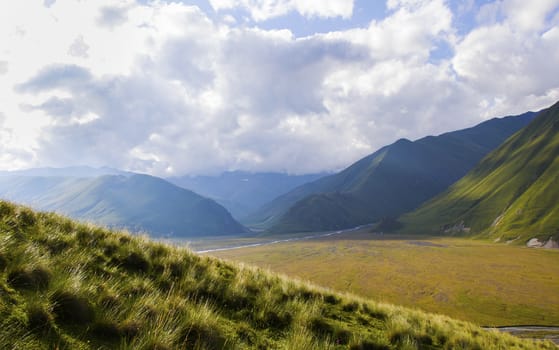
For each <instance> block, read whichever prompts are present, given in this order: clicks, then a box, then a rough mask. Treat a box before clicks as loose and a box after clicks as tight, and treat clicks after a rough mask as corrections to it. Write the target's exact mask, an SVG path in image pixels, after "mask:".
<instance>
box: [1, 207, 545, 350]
mask: <svg viewBox="0 0 559 350" xmlns="http://www.w3.org/2000/svg"><path fill="white" fill-rule="evenodd" d="M0 348H3V349H10V348H14V349H53V348H57V349H115V348H118V349H175V348H182V349H243V348H246V349H255V348H260V349H348V348H350V349H396V348H406V349H416V348H420V349H439V348H447V349H492V348H495V349H546V348H547V349H552V348H554V346H553V345H552V344H551V343H539V342H538V343H534V342H532V341H527V340H520V339H516V338H514V337H512V336H508V335H502V334H497V333H495V332H486V331H483V330H481V329H479V328H477V327H476V326H474V325H472V324H469V323H466V322H460V321H455V320H452V319H450V318H447V317H444V316H435V315H428V314H424V313H421V312H418V311H412V310H409V309H404V308H399V307H395V306H388V305H380V304H376V303H373V302H371V301H367V300H363V299H358V298H356V297H352V296H346V295H340V294H335V293H332V292H328V291H325V290H321V289H319V288H316V287H312V286H310V285H307V284H303V283H299V282H295V281H293V280H288V279H284V278H282V277H279V276H277V275H272V274H270V273H267V272H263V271H261V270H257V269H251V268H245V267H241V266H237V265H233V264H230V263H225V262H223V261H220V260H217V259H213V258H205V257H200V256H197V255H194V254H192V253H191V252H189V251H187V250H184V249H178V248H172V247H169V246H166V245H163V244H159V243H153V242H149V241H146V240H143V239H140V238H137V237H131V236H129V235H127V234H122V233H115V232H111V231H107V230H104V229H101V228H98V227H94V226H91V225H84V224H77V223H75V222H73V221H71V220H68V219H65V218H61V217H59V216H57V215H54V214H49V213H35V212H33V211H31V210H30V209H27V208H24V207H19V206H14V205H11V204H8V203H5V202H0Z"/></svg>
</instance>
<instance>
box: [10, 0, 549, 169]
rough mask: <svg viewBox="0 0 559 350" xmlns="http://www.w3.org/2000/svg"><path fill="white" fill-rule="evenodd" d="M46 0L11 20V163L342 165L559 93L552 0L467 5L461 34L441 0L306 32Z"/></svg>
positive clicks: (176, 11)
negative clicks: (359, 23)
mask: <svg viewBox="0 0 559 350" xmlns="http://www.w3.org/2000/svg"><path fill="white" fill-rule="evenodd" d="M211 4H212V6H213V7H214V8H215V9H217V10H220V9H233V8H239V7H240V8H244V9H245V10H247V11H249V12H250V13H251V16H252V17H253V18H254V20H255V21H260V20H265V19H267V18H272V17H277V16H282V15H284V14H285V13H288V12H290V11H297V12H299V13H300V14H302V15H304V16H307V17H313V16H321V17H336V16H339V17H347V18H350V17H351V15H352V11H353V1H335V0H331V1H328V2H325V3H323V2H320V4H321V7H318V6H316V4H318V2H314V1H296V0H292V1H287V0H286V1H279V2H278V1H267V0H262V1H248V0H213V1H211ZM22 6H23V5H22ZM36 7H37V8H36V9H33V10H34V11H32V12H30V13H32V14H33V16H34V17H33V18H19V19H17V20H14V19H12V18H9V17H6V18H5V21H0V39H2V42H6V43H8V45H7V47H8V49H7V50H5V51H4V52H0V63H2V64H3V66H4V67H6V68H5V69H4V75H3V78H4V79H2V82H1V83H0V94H3V95H4V96H6V97H7V100H8V101H11V102H10V103H7V104H5V105H2V106H0V113H2V114H0V115H3V118H2V120H0V121H1V122H2V123H1V130H2V132H1V136H2V139H1V141H0V150H1V151H2V154H3V155H2V157H0V161H1V162H2V163H1V164H0V166H1V167H2V168H9V167H13V164H17V165H18V166H67V165H74V164H87V165H93V166H111V167H116V168H123V169H126V170H133V171H142V172H148V173H152V174H155V175H180V174H185V173H191V174H192V173H194V174H204V173H205V174H207V173H216V172H220V171H224V170H235V169H242V170H251V171H286V172H290V173H307V172H317V171H325V170H336V169H340V168H342V167H345V166H347V165H349V164H350V163H352V162H353V161H355V160H357V159H358V158H360V157H362V156H365V155H367V154H369V153H371V152H373V151H375V150H376V149H378V148H379V147H381V146H383V145H386V144H388V143H391V142H394V141H395V140H397V139H398V138H401V137H407V138H411V139H414V138H417V137H421V136H425V135H428V134H437V133H441V132H445V131H449V130H454V129H458V128H462V127H467V126H471V125H473V124H475V123H477V122H480V121H482V120H483V119H487V118H489V117H494V116H500V115H506V114H511V113H522V112H524V111H526V110H528V109H539V108H543V107H545V106H547V105H550V104H551V103H553V102H555V101H556V100H558V99H559V82H557V80H556V79H554V77H556V76H558V75H559V74H558V73H559V68H558V67H557V65H556V64H554V63H555V62H559V25H558V22H557V21H556V20H555V19H556V18H558V17H557V16H558V15H557V11H558V7H559V4H558V1H548V0H541V1H535V2H533V3H532V2H531V3H530V5H529V6H528V5H526V3H525V2H519V1H515V0H514V1H497V2H492V3H487V4H485V5H482V6H477V7H476V6H474V5H472V6H470V8H469V11H474V12H475V13H476V15H475V16H474V17H476V18H477V21H478V22H477V23H476V24H475V25H473V29H472V30H469V31H468V32H466V33H465V34H458V31H457V29H456V26H457V23H456V21H457V17H456V14H455V13H453V12H452V9H451V6H449V4H448V3H447V2H446V1H443V0H434V1H424V0H389V1H388V2H387V4H386V8H387V13H386V16H385V18H383V19H381V20H371V22H370V23H369V25H368V26H366V27H357V28H353V29H349V30H344V31H337V32H329V33H325V34H315V35H311V36H308V37H304V38H296V37H295V36H294V35H293V34H292V33H291V32H290V31H289V30H288V29H276V30H271V29H268V30H265V29H262V28H259V27H258V26H252V27H251V26H246V25H243V24H235V23H233V22H232V21H222V20H221V19H219V18H213V17H211V16H210V15H208V14H206V13H205V12H204V11H203V10H201V9H200V8H198V7H196V6H188V5H184V4H181V3H176V2H169V3H167V2H159V1H158V2H145V3H144V4H139V3H137V2H135V1H133V0H123V1H119V2H116V3H115V2H114V1H109V0H103V1H101V0H100V1H98V2H97V1H96V2H78V1H75V0H58V1H57V2H56V3H51V4H50V7H49V8H45V7H43V6H42V5H41V4H38V5H36ZM14 11H15V10H14ZM464 11H465V10H464ZM16 12H17V11H16ZM0 13H6V12H1V11H0ZM0 19H3V18H0ZM22 23H24V24H22ZM22 33H24V34H22ZM22 35H23V36H22ZM37 42H41V43H43V44H41V45H40V46H37V45H36V43H37ZM441 52H443V53H442V54H441ZM2 64H0V70H1V68H2ZM8 67H9V69H8ZM14 145H15V146H14Z"/></svg>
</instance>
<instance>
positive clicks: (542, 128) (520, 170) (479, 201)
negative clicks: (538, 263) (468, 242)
mask: <svg viewBox="0 0 559 350" xmlns="http://www.w3.org/2000/svg"><path fill="white" fill-rule="evenodd" d="M558 174H559V103H556V104H555V105H553V106H552V107H550V108H548V109H546V110H544V111H542V112H540V114H539V115H538V116H537V118H536V119H534V121H533V122H532V123H530V125H528V126H527V127H526V128H524V129H523V130H521V131H520V132H518V133H517V134H515V135H514V136H512V137H511V138H509V139H508V140H507V141H506V142H505V143H503V144H502V145H501V146H500V147H499V148H497V149H496V150H495V151H494V152H492V153H490V154H489V155H488V156H487V157H486V158H484V159H483V160H482V161H481V162H480V163H479V164H478V165H477V166H476V167H475V168H474V169H472V171H471V172H469V173H468V174H467V175H466V176H464V178H462V179H461V180H460V181H458V182H456V183H455V184H454V185H453V186H452V187H450V188H449V189H448V191H446V192H445V193H443V194H441V195H440V196H438V197H436V198H434V199H433V200H431V201H429V202H428V203H426V204H425V205H423V206H422V207H420V208H419V209H418V210H416V211H414V212H412V213H410V214H407V215H405V216H404V217H403V218H402V221H403V222H404V224H405V227H406V230H408V231H409V230H411V231H415V232H426V233H427V232H428V233H443V234H445V233H446V234H458V233H461V234H464V233H468V234H483V235H486V236H489V237H494V238H501V239H504V240H510V239H519V241H526V240H527V239H529V238H532V237H539V238H543V239H546V240H547V239H548V238H549V237H550V236H555V237H558V236H559V201H558V200H557V198H559V176H558Z"/></svg>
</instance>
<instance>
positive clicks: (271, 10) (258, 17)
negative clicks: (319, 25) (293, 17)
mask: <svg viewBox="0 0 559 350" xmlns="http://www.w3.org/2000/svg"><path fill="white" fill-rule="evenodd" d="M353 1H354V0H322V1H315V0H209V2H210V4H211V6H212V7H213V8H214V9H215V10H217V11H219V10H229V9H236V8H242V9H244V10H246V11H248V12H249V13H250V16H251V18H252V19H253V20H255V21H257V22H259V21H265V20H267V19H270V18H274V17H279V16H282V15H285V14H287V13H289V12H292V11H294V12H297V13H299V14H300V15H302V16H305V17H322V18H331V17H342V18H350V17H351V15H352V13H353Z"/></svg>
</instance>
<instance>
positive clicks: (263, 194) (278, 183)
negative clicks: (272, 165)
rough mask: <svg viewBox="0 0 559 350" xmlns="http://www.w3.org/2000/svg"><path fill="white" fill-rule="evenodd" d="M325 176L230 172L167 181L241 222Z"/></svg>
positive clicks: (171, 178)
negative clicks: (287, 194)
mask: <svg viewBox="0 0 559 350" xmlns="http://www.w3.org/2000/svg"><path fill="white" fill-rule="evenodd" d="M324 175H326V174H307V175H289V174H285V173H251V172H246V171H228V172H224V173H222V174H219V175H215V176H188V175H186V176H179V177H170V178H167V179H166V180H168V181H169V182H171V183H173V184H175V185H177V186H180V187H183V188H186V189H188V190H191V191H193V192H196V193H198V194H200V195H202V196H204V197H208V198H211V199H213V200H215V201H216V202H218V203H219V204H221V205H223V206H224V207H225V208H226V209H227V210H229V212H230V213H231V214H232V215H233V217H235V218H236V219H238V220H240V221H241V222H242V221H243V218H244V217H246V216H247V215H248V214H249V213H251V212H253V211H255V210H257V209H258V208H259V207H260V206H261V205H262V204H264V203H266V202H269V201H271V200H272V199H274V198H276V197H277V196H279V195H282V194H284V193H286V192H288V191H290V190H292V189H294V188H295V187H298V186H300V185H302V184H304V183H307V182H310V181H314V180H316V179H318V178H320V177H322V176H324Z"/></svg>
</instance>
